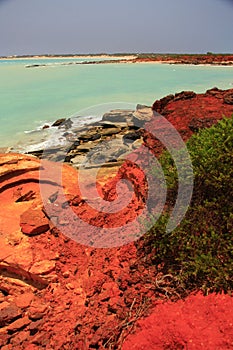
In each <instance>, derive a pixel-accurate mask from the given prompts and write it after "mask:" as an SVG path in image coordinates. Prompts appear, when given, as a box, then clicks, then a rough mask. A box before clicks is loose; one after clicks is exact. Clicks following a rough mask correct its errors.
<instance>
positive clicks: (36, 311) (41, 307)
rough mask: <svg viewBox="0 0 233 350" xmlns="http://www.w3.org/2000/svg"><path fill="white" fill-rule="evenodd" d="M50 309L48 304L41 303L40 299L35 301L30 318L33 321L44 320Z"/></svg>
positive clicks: (30, 311) (30, 309) (30, 310)
mask: <svg viewBox="0 0 233 350" xmlns="http://www.w3.org/2000/svg"><path fill="white" fill-rule="evenodd" d="M47 308H48V305H47V304H44V303H41V301H40V300H39V299H37V300H34V301H33V302H32V304H31V306H30V308H29V312H28V316H29V318H30V319H31V320H39V319H41V318H43V316H44V315H45V313H46V310H47Z"/></svg>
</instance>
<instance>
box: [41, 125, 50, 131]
mask: <svg viewBox="0 0 233 350" xmlns="http://www.w3.org/2000/svg"><path fill="white" fill-rule="evenodd" d="M49 127H50V126H49V125H48V124H45V125H43V127H42V129H43V130H44V129H48V128H49Z"/></svg>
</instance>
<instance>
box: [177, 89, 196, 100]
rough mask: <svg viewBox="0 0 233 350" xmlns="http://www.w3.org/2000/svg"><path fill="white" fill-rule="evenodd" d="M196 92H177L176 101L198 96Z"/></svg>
mask: <svg viewBox="0 0 233 350" xmlns="http://www.w3.org/2000/svg"><path fill="white" fill-rule="evenodd" d="M196 95H197V94H196V93H195V92H193V91H181V92H178V93H177V94H175V97H174V101H178V100H187V99H190V98H194V97H196Z"/></svg>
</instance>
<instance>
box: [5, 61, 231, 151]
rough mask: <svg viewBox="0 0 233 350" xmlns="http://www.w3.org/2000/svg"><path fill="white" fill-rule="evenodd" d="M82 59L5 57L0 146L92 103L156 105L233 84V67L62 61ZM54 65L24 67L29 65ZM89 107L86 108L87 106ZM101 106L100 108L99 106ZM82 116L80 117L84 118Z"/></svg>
mask: <svg viewBox="0 0 233 350" xmlns="http://www.w3.org/2000/svg"><path fill="white" fill-rule="evenodd" d="M74 61H80V60H77V59H69V60H68V59H44V60H38V59H37V60H32V59H30V60H28V59H27V60H2V61H0V122H1V128H0V147H3V146H11V145H12V144H16V143H17V141H18V140H20V139H21V140H22V139H23V137H24V135H25V133H24V132H25V131H29V130H34V129H36V128H38V127H39V126H41V125H44V124H46V123H47V122H52V121H54V120H56V119H58V118H61V117H69V116H73V115H81V116H88V115H92V116H94V114H98V112H96V113H95V108H93V109H91V110H88V108H89V107H91V106H93V105H102V104H107V105H106V111H108V110H109V109H110V108H109V106H113V108H115V107H116V106H117V105H116V104H114V103H117V102H121V103H122V104H121V105H119V106H120V107H121V108H122V107H123V106H124V105H125V107H128V106H129V105H128V103H132V104H133V106H135V105H136V104H137V103H142V104H147V105H151V104H152V103H153V102H154V101H155V100H156V99H158V98H161V97H163V96H165V95H167V94H169V93H175V92H179V91H182V90H194V91H196V92H204V91H206V90H207V89H209V88H211V87H214V86H217V87H219V88H224V89H226V88H232V87H233V67H229V66H228V67H224V66H191V65H165V64H146V63H145V64H106V65H61V63H64V62H74ZM45 63H46V64H49V65H47V66H46V67H37V68H25V65H28V64H45ZM86 109H87V110H86ZM96 110H97V109H96ZM81 119H82V118H81V117H80V121H81Z"/></svg>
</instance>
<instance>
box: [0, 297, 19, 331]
mask: <svg viewBox="0 0 233 350" xmlns="http://www.w3.org/2000/svg"><path fill="white" fill-rule="evenodd" d="M21 315H22V311H21V309H20V308H18V307H17V306H16V305H15V304H14V303H9V302H7V301H5V302H3V303H1V304H0V327H4V326H6V325H7V324H9V323H10V322H13V321H14V320H16V319H17V318H19V317H20V316H21Z"/></svg>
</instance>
